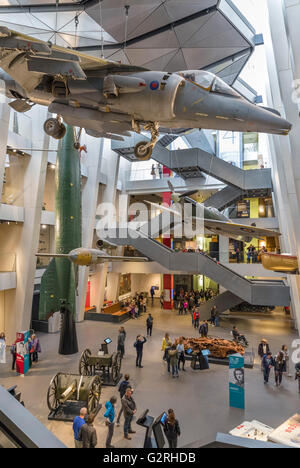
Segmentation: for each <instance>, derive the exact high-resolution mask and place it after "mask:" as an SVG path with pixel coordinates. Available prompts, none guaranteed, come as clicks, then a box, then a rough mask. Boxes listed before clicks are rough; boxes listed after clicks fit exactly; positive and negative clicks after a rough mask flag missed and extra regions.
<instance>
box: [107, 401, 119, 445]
mask: <svg viewBox="0 0 300 468" xmlns="http://www.w3.org/2000/svg"><path fill="white" fill-rule="evenodd" d="M116 403H117V398H116V397H115V396H112V397H111V399H110V400H109V401H107V402H106V403H105V408H106V411H105V413H104V417H105V418H106V422H105V424H106V425H107V427H108V432H107V437H106V442H105V445H106V448H114V446H113V445H111V441H112V438H113V435H114V429H115V404H116Z"/></svg>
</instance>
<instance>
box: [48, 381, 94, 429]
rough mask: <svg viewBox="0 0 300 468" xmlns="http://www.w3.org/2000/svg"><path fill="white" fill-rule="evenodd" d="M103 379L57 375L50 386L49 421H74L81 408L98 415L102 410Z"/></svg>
mask: <svg viewBox="0 0 300 468" xmlns="http://www.w3.org/2000/svg"><path fill="white" fill-rule="evenodd" d="M100 396H101V379H100V377H99V376H98V375H95V376H84V375H77V374H65V373H62V372H60V373H58V374H56V375H55V376H54V377H53V378H52V380H51V382H50V385H49V388H48V392H47V404H48V408H49V410H50V414H49V416H48V419H50V420H53V419H54V420H59V421H72V420H73V418H74V416H78V415H79V411H80V409H81V408H83V407H86V408H87V410H88V413H89V414H90V413H93V414H97V413H98V411H99V410H100V408H101V405H100Z"/></svg>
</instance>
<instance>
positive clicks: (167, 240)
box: [163, 167, 174, 310]
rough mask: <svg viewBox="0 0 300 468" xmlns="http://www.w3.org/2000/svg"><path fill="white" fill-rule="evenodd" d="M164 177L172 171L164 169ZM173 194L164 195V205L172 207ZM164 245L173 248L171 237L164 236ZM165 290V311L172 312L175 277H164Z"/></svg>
mask: <svg viewBox="0 0 300 468" xmlns="http://www.w3.org/2000/svg"><path fill="white" fill-rule="evenodd" d="M163 174H164V177H169V176H170V174H171V171H170V169H168V168H167V167H163ZM171 198H172V194H171V192H164V193H163V203H165V204H167V205H168V206H171V202H172V200H171ZM163 244H164V245H166V246H167V247H169V248H171V247H172V239H171V237H164V235H163ZM163 290H164V309H166V310H170V309H173V290H174V276H173V275H163Z"/></svg>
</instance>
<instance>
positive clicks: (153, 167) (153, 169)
mask: <svg viewBox="0 0 300 468" xmlns="http://www.w3.org/2000/svg"><path fill="white" fill-rule="evenodd" d="M151 175H152V179H156V171H155V166H154V164H152V168H151Z"/></svg>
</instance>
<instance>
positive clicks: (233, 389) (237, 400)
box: [229, 354, 245, 409]
mask: <svg viewBox="0 0 300 468" xmlns="http://www.w3.org/2000/svg"><path fill="white" fill-rule="evenodd" d="M244 366H245V360H244V358H243V356H242V355H241V354H232V355H231V356H229V406H231V407H232V408H240V409H245V368H244Z"/></svg>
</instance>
